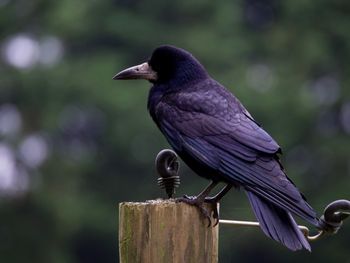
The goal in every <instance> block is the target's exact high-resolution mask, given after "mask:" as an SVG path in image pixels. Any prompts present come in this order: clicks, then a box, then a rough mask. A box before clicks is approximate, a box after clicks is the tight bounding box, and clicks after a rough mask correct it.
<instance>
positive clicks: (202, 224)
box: [119, 200, 219, 263]
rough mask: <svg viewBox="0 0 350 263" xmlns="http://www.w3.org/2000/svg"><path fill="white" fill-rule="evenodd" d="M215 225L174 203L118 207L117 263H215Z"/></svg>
mask: <svg viewBox="0 0 350 263" xmlns="http://www.w3.org/2000/svg"><path fill="white" fill-rule="evenodd" d="M218 229H219V227H218V225H217V226H216V227H212V226H211V227H208V220H207V219H205V218H204V217H203V216H202V215H201V214H200V212H199V210H198V209H197V208H196V207H193V206H190V205H188V204H184V203H175V202H174V200H151V201H147V202H143V203H120V204H119V257H120V262H121V263H136V262H141V263H144V262H150V263H158V262H166V263H177V262H178V263H183V262H186V263H191V262H193V263H197V262H201V263H206V262H207V263H214V262H215V263H216V262H218Z"/></svg>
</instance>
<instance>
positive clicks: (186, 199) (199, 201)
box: [176, 195, 219, 227]
mask: <svg viewBox="0 0 350 263" xmlns="http://www.w3.org/2000/svg"><path fill="white" fill-rule="evenodd" d="M176 202H183V203H186V204H189V205H193V206H196V207H197V208H198V209H199V211H200V212H201V214H202V215H203V216H204V217H205V218H206V219H208V227H210V226H211V225H212V222H211V219H212V218H211V215H212V216H213V218H214V219H215V224H214V225H213V227H215V226H216V225H217V224H218V223H219V213H218V209H217V203H209V204H210V210H211V211H208V209H207V208H205V207H204V202H206V201H205V199H204V198H198V197H197V196H188V195H184V196H183V197H179V198H177V199H176ZM206 203H207V202H206Z"/></svg>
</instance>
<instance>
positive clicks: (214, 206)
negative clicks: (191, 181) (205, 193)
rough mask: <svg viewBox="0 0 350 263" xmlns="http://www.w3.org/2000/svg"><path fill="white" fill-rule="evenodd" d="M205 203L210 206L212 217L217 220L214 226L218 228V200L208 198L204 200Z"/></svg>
mask: <svg viewBox="0 0 350 263" xmlns="http://www.w3.org/2000/svg"><path fill="white" fill-rule="evenodd" d="M204 202H205V203H207V204H209V205H210V208H211V211H212V216H213V218H214V220H215V224H214V225H213V227H214V226H216V225H217V224H219V219H220V217H219V209H218V203H219V201H218V200H217V198H215V197H206V198H205V199H204Z"/></svg>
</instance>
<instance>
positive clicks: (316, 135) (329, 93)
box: [0, 0, 350, 263]
mask: <svg viewBox="0 0 350 263" xmlns="http://www.w3.org/2000/svg"><path fill="white" fill-rule="evenodd" d="M349 28H350V2H348V1H345V0H335V1H331V0H320V1H317V3H316V2H312V1H294V0H287V1H275V0H263V1H258V0H241V1H228V0H223V1H209V0H205V1H198V0H192V1H187V0H180V1H170V2H169V1H160V0H150V1H140V0H110V1H97V0H86V1H81V0H69V1H68V0H61V1H53V0H0V46H1V60H0V75H1V78H0V244H1V246H0V262H23V261H28V260H29V261H30V262H37V263H39V262H53V263H55V262H68V263H69V262H84V263H86V262H115V261H116V258H117V257H118V249H117V226H118V222H117V220H118V210H117V205H118V203H119V202H121V201H133V200H146V199H152V198H157V197H165V194H164V193H163V192H162V191H160V190H159V189H158V188H157V186H156V183H155V179H156V175H155V171H154V167H153V166H154V165H153V162H154V157H155V155H156V154H157V153H158V151H159V150H161V149H162V148H165V147H168V144H167V143H166V142H165V140H164V139H163V137H162V136H161V134H160V132H159V131H158V130H157V128H156V127H155V125H154V124H153V123H152V121H151V119H150V117H149V116H148V113H147V111H146V100H147V93H148V88H147V87H149V86H150V84H149V83H145V82H141V81H139V82H137V81H135V82H133V81H127V82H121V81H120V82H115V81H112V79H111V78H112V76H113V75H114V74H115V73H116V72H117V71H119V70H121V69H123V68H125V67H128V66H131V65H134V64H136V63H140V62H143V61H145V60H146V59H147V58H148V56H149V55H150V53H151V52H152V50H153V49H154V48H155V47H157V46H158V45H160V44H165V43H166V44H173V45H176V46H180V47H182V48H185V49H187V50H189V51H190V52H192V53H193V54H194V55H195V56H196V57H197V58H198V59H199V60H200V61H201V62H202V63H203V64H204V65H205V66H206V68H207V69H208V71H209V72H210V74H211V75H212V76H213V77H214V78H215V79H217V80H219V81H220V82H221V83H223V84H224V85H225V86H227V87H229V88H230V89H231V90H232V91H233V92H234V93H235V94H236V95H237V96H238V97H239V98H240V99H241V101H242V102H243V103H244V104H245V105H246V107H247V108H248V109H249V110H250V112H251V113H252V114H253V115H254V116H255V118H256V119H257V120H258V121H259V122H260V123H263V125H264V127H265V129H266V130H267V131H269V132H270V133H271V134H272V135H273V136H274V137H275V138H276V140H277V141H278V142H279V143H280V145H281V146H282V148H283V149H284V155H283V157H282V158H283V161H284V164H285V166H286V169H287V171H288V174H289V176H290V177H291V178H292V179H293V180H294V181H295V183H296V184H297V185H298V187H299V188H300V189H301V190H302V191H303V192H304V193H305V195H306V196H307V197H308V200H309V202H310V203H311V204H312V205H313V206H314V207H315V209H316V210H317V212H318V213H321V212H322V210H323V208H324V206H325V205H326V204H328V203H329V202H330V201H333V200H335V199H339V198H347V199H349V198H350V196H349V189H350V165H349V163H350V159H349V156H350V155H349V153H350V151H349V149H350V140H349V135H350V89H349V88H348V87H349V85H350V67H349V66H348V62H349V61H350V34H349ZM181 175H182V186H181V187H180V190H179V193H178V194H179V195H181V194H184V193H187V194H195V193H197V192H199V191H200V190H201V188H202V187H203V186H204V185H205V184H206V183H207V182H205V180H203V179H201V178H199V177H198V176H195V175H194V174H193V173H192V172H191V171H189V170H188V169H187V168H186V167H185V166H184V165H182V168H181ZM221 216H222V218H228V219H229V218H237V219H253V217H252V213H251V211H250V207H249V204H248V202H247V201H246V199H245V196H244V194H242V193H238V192H237V191H235V192H232V193H230V194H229V195H227V196H226V198H225V199H224V200H223V202H222V204H221ZM223 229H225V231H223ZM349 242H350V223H349V222H346V224H345V225H344V227H343V229H342V230H341V231H340V232H339V233H338V234H337V235H336V236H334V237H329V238H325V239H323V240H322V241H318V242H316V243H314V244H312V245H313V252H312V253H311V254H310V253H307V252H298V253H291V252H290V251H288V250H287V249H285V248H283V247H282V246H280V245H279V244H277V243H275V242H272V241H270V240H268V239H267V238H266V237H265V236H264V235H263V234H262V232H261V231H258V230H256V229H245V228H237V229H236V228H229V227H226V226H222V227H221V231H220V262H256V261H257V260H259V262H264V261H267V262H281V261H283V262H336V261H339V262H340V261H344V262H345V261H347V260H349V250H348V244H349Z"/></svg>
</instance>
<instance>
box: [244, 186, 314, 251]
mask: <svg viewBox="0 0 350 263" xmlns="http://www.w3.org/2000/svg"><path fill="white" fill-rule="evenodd" d="M246 192H247V195H248V198H249V201H250V204H251V206H252V208H253V211H254V214H255V216H256V218H257V220H258V221H259V224H260V227H261V229H262V230H263V232H264V233H265V234H266V235H267V236H269V237H271V238H272V239H274V240H276V241H278V242H280V243H282V244H283V245H285V246H286V247H287V248H289V249H290V250H293V251H295V250H300V249H302V248H305V249H307V250H308V251H311V247H310V244H309V242H308V241H307V240H306V238H305V236H304V235H303V233H302V232H301V231H300V229H299V227H298V225H297V224H296V222H295V221H294V219H293V217H292V215H291V214H290V213H289V212H287V211H285V210H283V209H281V208H279V207H277V206H276V205H274V204H272V203H268V202H266V201H265V200H264V199H262V198H261V197H259V196H257V195H255V194H254V193H252V192H250V191H246Z"/></svg>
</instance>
